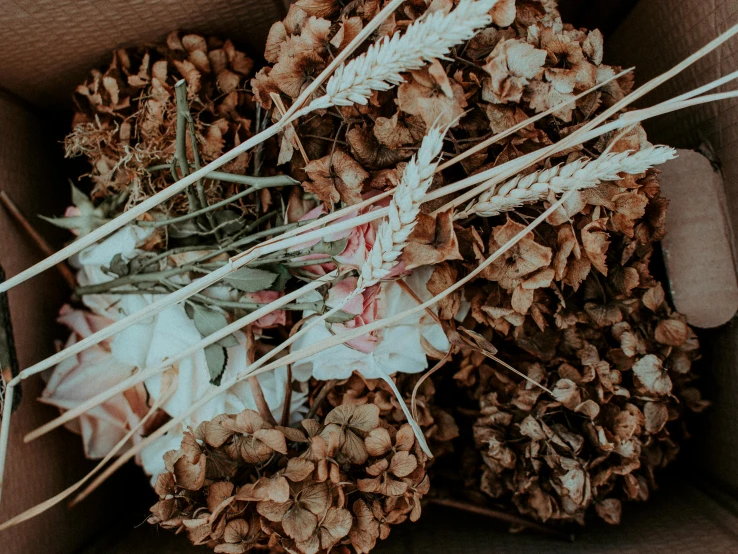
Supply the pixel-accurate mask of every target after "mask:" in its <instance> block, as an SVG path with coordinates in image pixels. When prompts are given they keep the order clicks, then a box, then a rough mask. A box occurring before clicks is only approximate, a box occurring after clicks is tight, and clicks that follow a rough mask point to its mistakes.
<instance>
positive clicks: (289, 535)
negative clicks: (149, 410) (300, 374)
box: [149, 404, 429, 554]
mask: <svg viewBox="0 0 738 554" xmlns="http://www.w3.org/2000/svg"><path fill="white" fill-rule="evenodd" d="M426 459H427V458H426V456H425V455H424V454H423V452H422V450H421V449H420V448H419V447H418V445H417V443H416V440H415V436H414V434H413V431H412V429H411V427H410V426H409V425H407V424H404V425H393V424H391V423H389V422H387V421H386V420H385V419H384V418H381V417H380V410H379V408H378V407H377V406H376V405H375V404H365V405H354V404H344V405H341V406H338V407H336V408H333V409H332V410H331V411H330V412H328V414H327V415H326V416H325V418H323V421H322V423H321V422H318V421H317V420H313V419H306V420H304V421H302V422H301V424H300V426H299V428H296V429H295V428H286V427H272V426H271V425H269V424H268V423H266V422H265V421H264V420H263V419H262V418H261V417H260V416H259V414H258V413H256V412H253V411H250V410H247V411H244V412H242V413H240V414H238V415H221V416H218V417H216V418H215V419H213V420H211V421H208V422H205V423H203V424H201V425H200V426H199V427H198V428H197V429H196V430H195V431H194V432H188V433H187V434H186V435H185V438H184V440H183V441H182V447H181V448H180V449H179V450H178V451H172V452H169V453H168V454H167V455H166V457H165V460H166V464H167V470H168V473H165V474H162V475H160V476H159V478H158V480H157V483H156V492H157V494H158V495H159V498H160V500H159V502H158V503H157V504H156V505H154V506H153V507H152V509H151V512H152V515H151V517H150V518H149V522H150V523H153V524H159V525H161V526H162V527H165V528H168V529H173V530H175V531H177V532H186V533H187V535H188V537H189V538H190V540H191V541H192V542H193V543H194V544H198V545H199V544H205V545H208V546H210V547H212V548H214V550H215V552H224V553H242V552H247V551H249V550H250V549H252V548H269V549H273V550H277V551H279V550H280V549H282V550H286V551H288V552H294V553H300V554H315V553H316V552H328V551H330V550H331V549H334V551H346V552H348V551H355V552H358V553H365V552H369V551H370V550H371V549H372V548H373V547H374V545H375V543H376V541H377V539H385V538H386V537H387V536H388V535H389V532H390V529H391V526H392V525H396V524H398V523H402V522H403V521H405V520H407V519H410V520H412V521H416V520H417V519H418V518H419V517H420V513H421V504H420V501H421V499H422V498H423V496H424V495H425V494H426V493H427V492H428V489H429V481H428V476H427V474H426V470H425V464H426Z"/></svg>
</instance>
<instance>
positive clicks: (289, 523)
mask: <svg viewBox="0 0 738 554" xmlns="http://www.w3.org/2000/svg"><path fill="white" fill-rule="evenodd" d="M317 526H318V518H317V516H316V515H315V514H313V513H311V512H309V511H308V510H305V509H303V508H301V507H300V506H297V505H296V506H293V507H292V508H291V509H290V510H289V511H288V512H287V513H286V514H285V515H284V518H283V519H282V527H283V528H284V532H285V533H287V535H288V536H289V537H291V538H293V539H295V540H296V541H298V542H303V541H306V540H308V539H309V538H310V536H311V535H312V534H313V533H314V532H315V528H316V527H317Z"/></svg>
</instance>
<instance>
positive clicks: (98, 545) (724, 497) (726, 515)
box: [0, 0, 738, 554]
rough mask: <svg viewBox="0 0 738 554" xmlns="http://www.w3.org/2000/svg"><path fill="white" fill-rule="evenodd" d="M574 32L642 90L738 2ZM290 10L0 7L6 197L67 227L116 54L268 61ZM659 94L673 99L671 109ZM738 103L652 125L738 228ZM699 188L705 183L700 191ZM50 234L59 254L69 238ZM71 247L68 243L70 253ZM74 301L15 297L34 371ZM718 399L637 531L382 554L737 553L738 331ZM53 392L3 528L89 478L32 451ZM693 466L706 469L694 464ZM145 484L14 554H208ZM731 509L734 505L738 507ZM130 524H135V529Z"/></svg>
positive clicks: (444, 537) (473, 524)
mask: <svg viewBox="0 0 738 554" xmlns="http://www.w3.org/2000/svg"><path fill="white" fill-rule="evenodd" d="M562 3H563V10H564V13H565V14H568V15H569V16H571V17H572V18H574V20H575V21H577V22H578V23H582V24H587V25H590V26H598V25H599V26H602V27H603V28H604V29H605V30H614V32H613V33H612V35H611V37H610V40H609V45H608V48H607V49H606V53H607V56H608V58H609V60H610V62H617V63H621V64H623V65H629V66H630V65H636V66H638V67H639V71H638V73H637V75H638V77H639V79H638V80H639V82H643V80H644V79H646V78H649V77H652V76H654V75H656V74H658V73H659V72H661V71H663V70H665V69H668V68H669V67H671V66H672V65H673V64H674V63H676V62H677V61H679V60H681V59H683V58H684V57H686V56H687V55H688V54H690V53H691V52H693V51H694V50H696V49H697V48H698V47H699V46H702V45H703V44H705V43H706V42H708V41H709V40H710V39H711V38H713V37H715V36H717V34H719V33H720V32H722V31H724V30H726V29H727V28H728V27H729V26H730V25H733V24H735V23H736V22H737V21H738V0H641V1H640V2H639V3H638V4H637V5H636V7H635V9H634V10H633V11H632V12H631V13H630V15H629V16H628V18H627V19H626V20H625V21H624V22H623V24H622V25H620V27H619V28H618V29H615V26H616V25H615V24H616V23H617V21H619V19H620V16H621V15H622V14H623V13H624V12H625V11H627V9H628V8H630V6H631V5H632V4H634V2H633V1H632V0H624V1H623V2H620V3H618V2H615V1H613V0H589V1H588V2H581V1H579V0H568V1H564V2H562ZM285 12H286V9H285V5H284V3H283V2H282V1H281V0H268V1H262V2H257V1H256V0H239V1H235V2H234V1H232V0H106V1H105V2H100V1H94V0H24V1H23V2H21V1H20V0H0V37H2V41H0V88H2V89H4V90H5V92H4V93H2V94H0V129H2V132H1V133H0V187H1V188H2V189H3V190H6V191H7V192H8V193H9V194H10V195H11V197H12V198H13V199H14V200H15V202H16V203H17V204H18V205H19V206H20V207H21V209H22V210H23V211H24V212H25V213H26V214H27V215H29V216H32V215H33V214H37V213H44V214H54V213H58V212H60V211H61V208H62V206H64V205H65V198H66V197H67V194H68V189H67V186H66V184H65V182H64V179H63V178H62V176H63V175H65V174H66V173H69V171H67V170H65V167H64V163H65V162H64V161H63V160H62V149H61V146H60V145H59V144H58V141H59V140H60V139H61V138H62V136H63V134H64V132H65V131H66V130H67V129H68V125H69V120H70V114H69V109H70V100H69V99H70V95H71V92H72V90H73V89H74V87H75V86H76V84H78V83H79V82H81V81H82V80H83V79H84V77H85V76H86V75H87V72H88V71H89V69H90V68H92V67H93V66H95V65H97V64H100V63H102V62H103V61H104V60H105V59H106V57H107V56H108V55H109V52H110V50H111V49H113V48H115V47H120V46H130V45H134V44H140V43H146V42H154V41H157V40H160V39H161V38H163V36H164V35H165V34H166V33H167V32H168V31H170V30H172V29H175V28H179V29H183V30H187V31H191V32H199V33H205V34H219V35H221V36H226V37H229V38H231V39H233V40H234V41H235V42H236V43H237V44H238V45H239V46H241V47H242V48H244V49H245V50H246V51H247V52H249V53H250V54H252V55H256V56H258V55H259V53H260V51H261V47H262V45H263V42H264V40H265V38H266V33H267V31H268V29H269V26H270V24H271V23H272V22H273V21H275V20H277V19H279V18H281V17H283V15H284V14H285ZM736 45H738V41H733V42H732V43H730V44H728V45H727V46H725V47H723V48H722V49H721V50H720V51H719V52H718V53H716V54H714V55H713V56H711V57H710V58H708V59H706V60H704V62H703V63H700V64H698V65H697V66H696V67H695V68H694V69H693V70H691V71H689V72H687V73H685V74H683V75H682V76H680V77H679V78H678V79H677V80H675V81H674V83H673V84H670V85H668V86H666V87H665V88H664V89H663V91H659V92H657V93H656V94H653V95H651V96H650V97H648V98H647V99H646V100H647V102H649V103H650V102H655V101H657V100H658V99H659V98H665V97H666V95H673V94H674V93H677V92H681V91H683V90H686V88H687V87H688V86H689V85H692V84H697V83H699V84H701V83H704V82H707V81H708V80H711V78H714V77H716V76H717V74H718V73H720V74H726V73H728V72H730V71H734V70H735V69H736V68H738V47H737V46H736ZM659 94H660V95H661V96H659ZM736 104H738V101H732V102H723V103H721V104H719V105H718V104H716V105H710V106H705V107H702V108H699V109H694V110H690V111H688V112H686V113H683V114H679V115H676V116H673V117H671V118H664V119H661V120H659V121H657V122H655V123H654V124H652V125H650V129H649V130H650V133H651V139H652V140H653V141H663V142H669V143H671V144H674V145H675V146H680V147H687V148H695V147H697V146H699V145H700V143H701V142H702V141H709V142H710V143H711V144H712V145H713V147H714V150H715V152H716V154H717V158H718V159H719V160H720V161H721V162H722V168H723V173H724V176H725V181H726V183H727V193H726V194H727V202H728V209H727V212H728V214H729V216H730V218H731V219H732V221H733V224H734V227H735V228H738V143H736V136H737V135H738V125H737V124H738V112H736V110H735V109H734V108H735V106H736ZM695 187H696V188H697V187H699V183H697V182H696V183H695ZM39 228H40V229H41V230H42V232H43V233H44V234H45V235H46V236H47V237H49V238H50V239H51V240H52V242H53V239H54V237H55V236H59V234H58V233H55V232H54V230H53V229H52V228H50V227H45V226H44V225H42V224H40V223H39ZM0 237H1V239H2V240H0V264H2V266H3V268H4V269H5V271H6V273H7V274H9V275H13V274H15V273H17V272H19V271H20V270H21V269H23V268H25V267H28V266H30V265H31V264H32V263H34V262H36V261H38V260H39V259H40V254H39V253H38V251H37V250H36V248H35V246H34V245H33V244H32V243H31V242H30V241H29V240H28V239H27V237H26V236H25V235H24V234H23V232H22V231H20V230H19V229H18V228H17V227H16V226H15V225H14V224H13V223H12V221H10V220H9V219H8V218H7V217H5V216H4V215H3V214H0ZM59 240H63V237H60V239H59ZM66 294H67V291H66V290H65V285H64V284H63V281H62V280H61V279H58V278H57V275H56V274H55V273H54V271H49V272H47V273H46V274H45V275H44V276H43V277H41V278H37V279H35V280H33V281H31V282H28V283H26V284H24V285H23V286H21V287H18V288H17V289H14V290H13V291H11V293H10V299H9V300H10V305H11V312H12V318H13V324H14V327H15V337H16V342H17V348H18V356H19V359H20V365H21V367H27V366H28V365H30V364H32V363H34V362H35V361H38V360H40V359H42V358H43V357H45V356H47V355H48V354H49V353H50V351H51V350H52V346H53V338H54V337H55V336H56V328H55V326H54V323H53V321H54V318H55V315H56V311H57V309H58V307H59V305H60V303H61V302H62V301H63V299H64V297H65V296H66ZM701 339H702V341H703V351H704V353H705V361H704V364H703V366H702V367H703V373H706V374H707V378H706V379H705V381H706V382H707V385H708V386H707V391H706V396H707V397H708V398H710V399H711V400H712V401H713V402H714V407H713V408H712V409H711V410H710V411H709V412H708V413H707V414H706V415H705V416H703V417H700V418H698V420H697V421H696V427H694V430H695V431H694V435H695V439H694V442H692V443H691V444H690V445H689V446H688V447H687V448H686V451H687V452H685V455H684V456H682V462H681V463H680V465H679V467H678V468H676V469H675V470H674V471H671V472H670V473H669V475H668V476H665V477H663V478H662V482H663V487H662V490H661V491H660V492H657V493H655V494H654V495H653V498H652V500H651V501H650V502H649V503H646V504H628V505H626V506H625V510H624V517H623V524H622V526H621V527H618V528H613V527H608V526H605V525H604V524H601V525H600V524H597V525H594V526H593V527H592V528H587V529H586V530H583V531H581V532H580V533H579V535H578V538H577V541H576V542H574V543H566V542H562V541H560V540H556V539H548V538H545V537H542V536H539V535H534V534H523V535H511V534H509V533H507V530H506V527H505V526H504V525H502V524H497V523H495V522H491V521H490V520H488V519H484V518H481V517H470V516H468V515H465V514H459V513H456V512H453V511H450V510H447V509H441V508H432V507H429V508H427V509H426V513H425V514H424V517H423V518H422V519H421V522H420V523H418V524H415V525H404V526H400V527H399V528H397V529H396V530H393V532H392V535H391V537H390V539H389V540H388V541H386V542H384V543H380V546H379V548H378V549H377V552H426V551H427V552H454V553H456V552H458V553H462V552H463V553H466V552H470V553H471V552H515V553H529V552H530V553H534V552H549V553H559V552H561V553H567V554H572V553H580V552H600V553H610V552H612V553H615V552H617V553H618V554H623V553H635V552H654V553H657V552H659V553H660V552H663V553H669V554H675V553H682V552H685V553H686V552H690V553H702V552H705V553H707V552H711V553H712V552H720V553H729V552H738V501H736V498H737V497H736V496H735V492H736V491H738V423H737V422H738V369H737V363H736V362H737V361H738V346H736V345H738V323H736V321H735V320H733V322H732V323H730V324H729V325H727V326H725V327H723V328H721V329H718V330H714V331H711V332H709V333H704V334H703V335H702V336H701ZM39 389H40V383H39V382H38V381H30V382H28V383H26V384H25V386H24V391H23V392H24V395H25V401H24V402H23V405H22V407H21V409H20V411H18V412H16V414H15V416H14V421H13V433H12V436H11V449H10V457H9V465H8V467H7V469H6V471H7V478H8V481H7V485H6V487H7V488H6V491H5V495H4V499H3V503H2V505H1V506H0V520H5V519H7V518H9V517H10V516H12V515H15V514H17V513H19V512H20V511H21V510H23V509H25V508H27V507H29V506H31V505H32V504H35V503H36V502H38V501H40V500H43V499H45V498H48V497H50V496H52V495H53V494H55V493H56V492H58V491H60V490H62V489H63V488H65V487H66V486H68V485H69V484H71V483H72V482H74V481H75V480H76V479H78V478H79V477H80V475H81V474H83V473H84V471H85V470H86V468H87V467H88V463H87V462H85V461H84V460H83V459H82V448H81V444H80V441H79V439H78V438H77V437H76V436H73V435H71V434H69V433H68V432H66V431H64V430H59V431H57V432H55V433H52V434H50V435H49V436H47V437H45V438H44V439H42V440H40V441H37V442H34V443H32V444H30V445H24V444H23V442H22V435H23V434H24V433H25V432H27V431H28V430H30V429H32V428H34V427H37V426H38V425H39V424H41V423H42V422H44V421H47V420H48V419H50V418H51V416H52V415H53V410H52V409H50V408H48V407H45V406H42V405H41V404H38V403H35V402H33V398H34V397H35V396H37V395H38V393H39ZM690 453H691V454H690ZM147 487H148V485H147V483H146V479H145V478H144V477H143V475H142V474H141V472H140V471H138V470H137V469H136V468H131V471H129V472H124V473H123V474H121V475H119V476H118V477H117V478H116V479H114V480H113V481H111V482H109V483H108V484H107V485H106V486H105V487H103V488H101V489H100V490H98V491H97V493H96V494H95V495H93V497H92V498H90V499H88V501H87V502H85V503H84V504H83V505H82V506H81V507H78V508H75V509H73V510H68V509H67V508H66V506H64V505H60V506H57V507H56V508H54V509H52V510H50V511H49V512H47V513H46V514H44V515H43V516H41V517H39V518H37V519H35V520H32V521H30V522H27V523H25V524H22V525H19V526H17V527H15V528H14V529H12V530H10V531H8V532H5V533H4V534H2V536H0V545H1V546H0V551H2V552H3V553H4V554H37V553H38V554H41V553H45V554H46V553H49V554H55V553H59V554H72V553H83V554H103V553H105V554H122V553H142V554H147V553H149V554H169V553H172V554H173V553H175V552H177V553H189V552H203V551H206V550H203V549H202V548H194V547H191V546H190V545H189V544H188V542H187V540H186V539H185V538H183V537H176V536H173V535H170V534H168V533H166V532H162V531H159V530H157V529H154V528H152V527H150V526H148V525H145V524H142V522H143V521H144V520H145V517H146V514H147V509H148V506H149V505H150V504H152V503H153V501H154V495H153V493H151V492H150V491H147ZM731 495H732V496H731ZM122 514H127V515H126V516H125V517H122Z"/></svg>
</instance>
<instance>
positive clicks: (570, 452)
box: [455, 137, 706, 523]
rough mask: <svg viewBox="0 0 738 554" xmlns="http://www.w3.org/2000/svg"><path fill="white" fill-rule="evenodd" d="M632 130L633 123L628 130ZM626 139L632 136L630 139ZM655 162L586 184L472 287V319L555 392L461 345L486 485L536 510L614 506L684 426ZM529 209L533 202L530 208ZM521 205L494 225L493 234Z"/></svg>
mask: <svg viewBox="0 0 738 554" xmlns="http://www.w3.org/2000/svg"><path fill="white" fill-rule="evenodd" d="M631 138H632V137H631ZM630 146H633V145H632V144H631V145H630ZM666 204H667V203H666V201H665V200H664V199H663V198H661V197H660V196H659V187H658V182H657V173H656V172H655V171H651V172H649V173H648V174H646V175H644V176H640V178H635V179H627V180H623V181H621V182H617V183H606V184H604V185H601V186H600V187H598V188H597V189H594V190H593V191H590V192H585V193H581V194H580V195H579V197H577V198H575V199H574V200H572V201H571V202H570V203H569V204H567V205H566V206H565V208H564V209H563V210H562V211H561V213H556V214H554V216H552V217H551V218H550V219H549V221H548V224H547V225H542V226H540V227H538V229H537V233H536V235H529V236H528V237H527V238H526V239H524V240H523V241H521V242H520V243H519V244H518V245H517V246H516V247H515V248H514V249H512V250H511V251H510V252H508V253H507V254H506V255H505V256H504V257H503V258H502V259H500V260H499V261H498V262H497V263H496V264H493V265H492V266H491V267H490V269H489V271H488V272H486V274H485V275H484V278H483V279H480V280H477V281H476V282H474V283H473V284H472V285H471V286H470V287H468V288H467V290H466V294H467V298H469V300H470V303H471V310H470V314H471V315H470V317H469V319H468V321H467V322H466V324H467V325H469V326H475V328H476V331H477V332H480V333H482V334H484V335H485V336H486V337H487V338H488V339H489V340H490V341H491V342H493V343H494V344H495V347H496V348H497V349H499V351H500V353H499V354H498V355H499V356H500V358H502V359H503V360H504V361H507V362H508V363H510V364H511V365H513V366H514V367H515V368H517V369H518V370H520V371H522V372H523V373H524V374H526V375H527V377H528V378H529V379H531V380H532V381H535V382H536V383H538V384H540V385H541V386H542V387H546V388H548V389H549V390H550V391H551V393H552V394H549V393H548V392H546V391H544V390H543V389H542V388H540V387H537V386H536V385H535V384H532V383H531V382H529V381H525V380H522V379H519V378H518V377H516V376H515V375H514V374H512V373H510V372H509V371H508V370H507V369H504V368H503V367H501V366H498V365H496V364H494V363H492V362H491V361H490V360H489V359H487V356H485V354H484V353H483V352H482V351H481V349H478V348H477V349H474V348H470V347H467V348H462V349H461V352H460V357H461V363H460V370H459V371H458V373H457V374H456V376H455V377H456V380H457V382H458V383H459V384H460V385H461V386H462V390H466V391H469V393H470V395H471V396H473V397H474V398H475V399H476V400H477V401H478V402H479V409H480V414H479V416H478V418H477V419H476V421H475V422H474V440H475V443H476V445H477V448H478V449H479V451H480V453H481V458H482V464H481V481H479V482H480V486H481V490H482V491H484V492H485V493H487V494H488V495H489V496H491V497H492V498H494V499H496V500H498V501H500V502H503V503H508V502H513V503H514V505H515V506H516V508H517V509H518V510H519V511H520V512H521V513H523V514H525V515H528V516H531V517H534V518H536V519H539V520H543V521H549V520H558V521H576V522H579V523H583V522H584V516H585V514H586V513H587V511H588V509H589V508H591V507H594V509H595V510H596V512H597V513H598V514H599V515H600V516H601V517H602V518H603V519H605V520H606V521H608V522H610V523H617V522H618V521H619V519H620V512H621V500H627V499H630V500H636V499H639V500H643V499H646V498H647V497H648V495H649V492H650V491H651V490H652V489H653V488H654V487H655V479H654V472H655V470H657V469H658V468H661V467H663V466H665V465H667V464H668V463H669V462H671V461H672V460H673V459H674V457H675V456H676V454H677V453H678V451H679V439H681V438H683V437H685V436H686V430H685V429H683V421H682V416H683V415H684V413H685V411H689V410H691V411H701V410H702V409H704V408H705V407H706V403H705V402H704V401H703V400H702V399H701V396H700V393H699V391H698V390H697V389H696V388H694V387H693V386H691V383H692V382H693V381H694V379H695V375H694V373H692V371H691V369H692V362H693V360H695V359H696V358H697V356H698V352H697V350H698V347H699V345H698V342H697V338H696V336H695V334H694V332H693V331H692V330H691V329H690V328H689V327H688V325H687V324H686V323H685V320H684V317H683V316H681V315H680V314H678V313H676V312H674V311H673V310H672V309H671V308H670V307H669V305H668V303H667V300H666V298H665V293H664V290H663V288H662V286H661V284H660V283H658V282H657V281H656V280H655V279H654V277H653V276H652V275H651V273H650V271H649V266H650V261H651V256H652V254H653V241H655V240H660V238H661V237H663V233H664V213H665V208H666ZM526 212H528V213H535V210H530V211H528V210H526ZM522 217H523V215H522V214H521V216H518V217H516V216H510V217H509V218H508V219H507V221H506V222H505V223H504V224H501V225H498V226H495V227H492V228H491V229H490V232H489V238H488V244H487V245H485V244H484V241H483V239H482V238H481V237H478V236H477V237H476V239H475V240H476V243H475V248H476V250H477V251H478V255H482V253H483V252H484V247H485V246H488V250H489V251H492V250H494V249H495V248H496V247H497V245H499V244H502V243H504V242H506V241H507V239H508V238H509V237H511V236H513V235H514V234H517V233H518V232H519V231H520V230H522V228H523V225H522V223H518V222H517V221H515V219H518V220H519V221H521V222H522V221H523V219H522Z"/></svg>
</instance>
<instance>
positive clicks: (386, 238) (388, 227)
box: [356, 128, 446, 290]
mask: <svg viewBox="0 0 738 554" xmlns="http://www.w3.org/2000/svg"><path fill="white" fill-rule="evenodd" d="M445 134H446V133H445V131H442V130H440V129H438V128H432V129H431V130H430V131H429V132H428V134H427V135H426V136H425V138H424V139H423V143H422V144H421V146H420V149H419V150H418V154H417V156H414V157H413V158H412V159H411V160H410V162H409V163H408V164H407V166H406V167H405V171H404V172H403V174H402V180H401V181H400V184H399V185H398V186H397V189H396V191H395V195H394V197H393V198H392V202H391V203H390V205H389V214H388V219H387V220H386V221H385V222H383V223H382V224H381V225H380V226H379V229H378V230H377V238H376V241H375V242H374V246H373V247H372V249H371V251H370V252H369V256H368V258H367V260H366V262H365V263H364V266H363V267H362V268H361V275H360V276H359V281H358V283H357V286H356V288H357V290H358V289H361V290H364V289H366V288H368V287H371V286H372V285H374V284H376V283H378V282H379V281H381V280H382V279H384V278H385V277H387V275H389V274H390V272H391V271H392V270H393V269H394V267H395V266H396V265H397V260H398V259H399V257H400V255H401V254H402V251H403V249H404V248H405V246H406V245H407V241H408V239H409V238H410V234H411V233H412V232H413V229H415V225H416V223H417V222H418V215H419V214H420V206H421V204H422V203H423V201H424V198H425V194H426V192H428V188H429V187H430V186H431V184H432V183H433V175H434V174H435V172H436V166H437V165H438V164H437V163H436V162H435V161H434V160H436V158H438V155H439V154H440V153H441V149H442V148H443V137H444V135H445Z"/></svg>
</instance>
